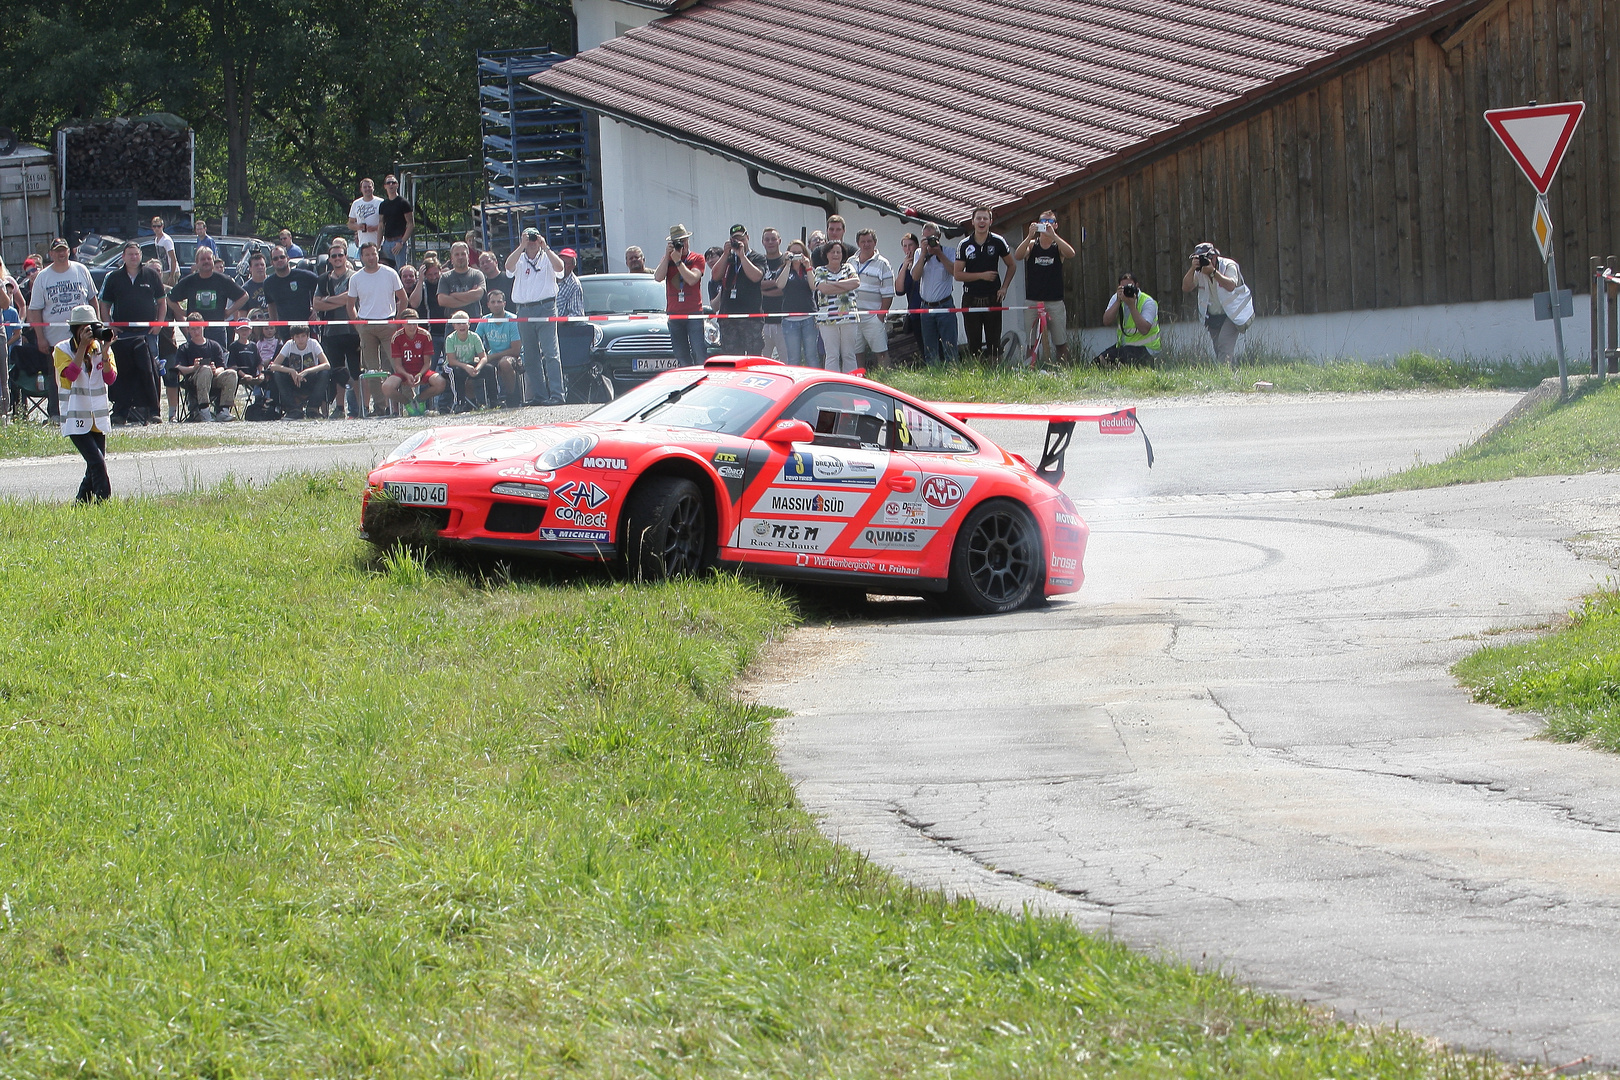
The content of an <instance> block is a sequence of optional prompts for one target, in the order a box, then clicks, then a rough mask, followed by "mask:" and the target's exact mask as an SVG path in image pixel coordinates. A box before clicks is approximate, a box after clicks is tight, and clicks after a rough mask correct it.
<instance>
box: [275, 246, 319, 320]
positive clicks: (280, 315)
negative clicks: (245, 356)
mask: <svg viewBox="0 0 1620 1080" xmlns="http://www.w3.org/2000/svg"><path fill="white" fill-rule="evenodd" d="M270 263H271V269H272V270H273V271H274V273H272V274H271V275H270V276H269V277H268V278H266V279H265V282H264V299H265V302H266V303H267V304H269V305H270V318H271V319H272V320H273V321H275V322H283V323H307V322H309V320H310V315H311V312H313V311H314V303H315V288H316V286H318V285H319V284H320V280H321V279H320V278H318V277H316V276H315V274H314V273H313V272H312V271H309V270H294V269H293V268H292V255H291V253H290V252H288V251H287V249H286V248H283V247H277V248H275V249H274V250H273V251H271V252H270ZM290 337H292V335H291V334H290V333H288V332H287V328H286V327H285V326H278V327H276V338H277V340H279V341H286V340H287V339H288V338H290Z"/></svg>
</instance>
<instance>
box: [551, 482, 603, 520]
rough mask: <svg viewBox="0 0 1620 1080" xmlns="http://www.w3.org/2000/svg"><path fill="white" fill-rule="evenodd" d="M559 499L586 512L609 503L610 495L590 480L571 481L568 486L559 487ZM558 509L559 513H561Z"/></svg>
mask: <svg viewBox="0 0 1620 1080" xmlns="http://www.w3.org/2000/svg"><path fill="white" fill-rule="evenodd" d="M557 498H558V499H559V500H561V501H562V502H565V503H569V504H571V505H573V506H574V507H576V508H578V507H583V508H584V509H586V510H595V509H596V508H597V507H598V506H601V505H602V504H603V503H605V502H607V501H608V493H607V492H605V491H603V490H602V489H601V488H599V487H597V486H596V485H595V484H593V483H591V482H590V481H589V480H570V481H568V483H566V484H559V485H557ZM561 512H562V511H561V508H560V507H559V508H558V513H561Z"/></svg>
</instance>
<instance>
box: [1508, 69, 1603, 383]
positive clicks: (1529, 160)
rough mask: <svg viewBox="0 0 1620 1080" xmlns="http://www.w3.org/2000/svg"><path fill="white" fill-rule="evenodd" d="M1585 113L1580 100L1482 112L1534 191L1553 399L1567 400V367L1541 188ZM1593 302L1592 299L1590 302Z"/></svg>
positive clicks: (1547, 184) (1550, 177)
mask: <svg viewBox="0 0 1620 1080" xmlns="http://www.w3.org/2000/svg"><path fill="white" fill-rule="evenodd" d="M1585 111H1586V103H1585V102H1584V101H1563V102H1559V103H1557V104H1555V105H1536V104H1531V105H1526V106H1523V107H1521V108H1516V109H1488V110H1486V112H1485V122H1486V123H1487V124H1489V125H1490V126H1491V130H1492V131H1494V132H1496V137H1497V138H1498V139H1501V140H1502V145H1503V146H1505V147H1507V152H1508V153H1509V154H1511V155H1512V156H1513V160H1514V161H1515V162H1517V163H1518V166H1519V169H1520V170H1521V171H1522V172H1523V173H1524V175H1525V177H1526V178H1528V179H1529V181H1530V184H1531V186H1533V187H1534V188H1535V189H1536V215H1535V218H1534V220H1533V221H1532V223H1531V228H1532V230H1533V232H1534V234H1535V237H1536V243H1537V244H1538V245H1539V246H1540V248H1541V258H1542V261H1544V262H1545V263H1546V264H1547V290H1548V293H1549V298H1550V300H1551V302H1552V314H1553V340H1554V341H1555V342H1556V343H1557V345H1558V390H1559V396H1561V397H1568V396H1569V366H1568V364H1567V362H1566V361H1565V359H1564V320H1563V318H1562V313H1561V311H1560V304H1559V302H1558V264H1557V260H1556V257H1555V255H1554V252H1553V226H1552V215H1551V214H1550V213H1548V211H1547V189H1548V188H1550V187H1552V182H1553V177H1554V176H1556V175H1557V173H1558V165H1559V163H1560V162H1562V161H1563V160H1564V151H1566V150H1568V149H1569V141H1570V139H1571V138H1572V137H1573V136H1574V134H1575V126H1576V125H1577V124H1579V123H1580V122H1581V114H1582V113H1583V112H1585ZM1593 302H1594V303H1596V299H1595V298H1594V300H1593Z"/></svg>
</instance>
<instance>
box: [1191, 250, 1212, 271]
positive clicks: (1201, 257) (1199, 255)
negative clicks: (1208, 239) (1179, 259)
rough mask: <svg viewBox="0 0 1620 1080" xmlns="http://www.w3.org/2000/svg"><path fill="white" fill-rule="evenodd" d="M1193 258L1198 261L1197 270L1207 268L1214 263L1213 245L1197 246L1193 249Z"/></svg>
mask: <svg viewBox="0 0 1620 1080" xmlns="http://www.w3.org/2000/svg"><path fill="white" fill-rule="evenodd" d="M1193 258H1195V259H1197V260H1198V268H1199V269H1200V270H1202V269H1203V268H1204V267H1206V266H1208V265H1209V264H1210V263H1211V262H1213V261H1214V258H1215V245H1214V244H1199V245H1198V246H1197V247H1195V248H1193Z"/></svg>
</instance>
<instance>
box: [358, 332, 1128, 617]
mask: <svg viewBox="0 0 1620 1080" xmlns="http://www.w3.org/2000/svg"><path fill="white" fill-rule="evenodd" d="M975 418H993V419H1021V420H1043V421H1046V423H1047V434H1046V448H1045V452H1044V453H1043V455H1042V460H1041V463H1040V464H1039V465H1038V466H1032V465H1030V464H1029V463H1028V462H1027V461H1025V460H1024V459H1023V458H1021V457H1019V456H1018V455H1016V454H1009V453H1007V452H1006V451H1004V450H1002V449H1001V447H999V446H997V445H996V444H995V443H993V442H991V441H990V440H989V439H987V438H985V437H984V436H983V435H981V434H980V433H978V432H976V431H974V430H973V429H972V428H970V427H968V426H966V425H965V424H964V423H963V421H964V420H968V419H975ZM1080 421H1094V422H1096V423H1097V424H1098V425H1099V428H1100V429H1101V430H1102V431H1104V432H1109V433H1117V434H1129V433H1132V432H1135V431H1138V430H1140V425H1139V424H1138V423H1137V421H1136V411H1135V410H1134V409H1122V410H1118V411H1115V412H1109V413H1101V414H1099V413H1083V412H1076V411H1072V410H1067V411H1066V410H1064V409H1062V408H1046V407H1041V406H1008V405H967V404H961V405H957V404H933V405H930V404H926V403H924V402H920V401H917V400H915V399H914V398H911V397H908V396H907V395H905V394H902V393H900V392H899V391H896V390H893V389H890V388H889V387H886V386H883V385H881V384H879V383H876V382H873V381H871V380H868V379H866V378H863V377H860V376H858V375H844V374H838V373H835V372H830V371H821V370H817V369H813V368H799V367H786V366H784V365H782V364H780V363H778V362H776V361H774V360H768V359H764V358H762V357H750V356H731V357H715V358H713V359H710V360H709V361H708V362H707V363H706V364H704V366H703V367H701V368H698V367H692V368H681V369H679V370H676V371H670V372H666V373H665V374H663V375H661V376H659V377H658V378H656V379H653V380H651V381H649V382H647V383H644V384H643V385H641V386H639V387H637V388H636V389H635V390H633V391H631V392H629V393H627V394H625V395H624V396H623V397H620V398H618V399H617V400H615V401H612V402H609V403H608V404H607V405H605V406H603V407H602V408H600V409H598V410H596V411H595V412H594V413H592V414H591V415H590V416H588V417H587V418H585V419H584V420H578V421H570V422H565V423H557V424H545V425H542V426H539V427H527V428H514V427H487V426H483V427H441V428H432V429H429V430H427V431H423V432H420V433H418V434H416V435H414V436H412V437H411V438H410V439H408V440H406V441H405V442H404V443H403V444H401V445H400V447H399V448H398V449H396V450H395V451H394V452H393V453H391V454H389V455H388V457H387V458H385V459H384V461H383V463H382V464H381V465H379V466H378V467H377V468H376V469H374V470H373V471H372V473H371V475H370V477H369V479H368V483H367V485H366V494H365V504H364V507H363V509H362V516H361V520H362V529H363V531H364V534H365V535H366V536H367V538H368V539H370V540H371V541H372V542H373V543H374V544H377V545H378V546H381V547H388V546H391V545H393V544H395V543H399V542H406V543H411V542H415V541H424V542H433V543H443V542H446V541H449V542H452V543H457V544H463V545H470V546H473V547H477V548H483V549H494V550H500V551H511V552H521V553H526V554H532V555H543V556H553V557H563V558H571V559H585V560H596V561H610V560H616V561H617V562H618V563H619V565H620V566H622V567H623V568H624V569H625V570H626V571H627V572H628V573H630V574H631V575H632V576H635V577H640V578H659V577H664V576H676V575H682V574H694V573H699V572H701V571H703V570H705V569H707V568H709V567H713V566H720V567H727V568H732V569H736V570H739V571H743V572H746V573H751V574H758V575H762V576H765V577H773V578H786V579H791V580H801V581H813V582H822V583H826V584H832V585H841V586H854V587H858V588H860V589H862V590H864V591H866V592H873V593H884V594H894V595H927V594H941V593H942V594H945V596H946V597H947V598H948V599H949V600H950V601H951V602H952V604H953V606H955V607H957V608H959V609H961V610H965V611H969V612H980V613H992V612H1002V611H1011V610H1013V609H1014V608H1017V607H1020V606H1022V605H1024V604H1027V603H1029V602H1031V601H1032V600H1038V599H1039V598H1040V597H1042V596H1054V595H1059V594H1062V593H1071V592H1074V591H1075V590H1076V589H1078V588H1080V583H1081V581H1082V570H1081V561H1082V559H1083V558H1084V556H1085V549H1086V535H1087V529H1086V524H1085V522H1084V521H1082V520H1081V519H1080V516H1079V514H1078V513H1077V512H1076V511H1075V507H1074V504H1073V503H1072V502H1070V501H1069V498H1068V496H1067V495H1064V494H1063V493H1062V492H1061V491H1059V490H1058V484H1059V483H1060V482H1061V481H1062V479H1063V456H1064V451H1065V450H1066V449H1067V447H1068V443H1069V439H1070V437H1071V435H1072V434H1073V431H1074V425H1075V423H1077V422H1080ZM1143 438H1144V440H1145V439H1146V436H1145V434H1144V436H1143ZM1152 453H1153V451H1152V447H1151V446H1149V447H1148V463H1149V465H1151V464H1152Z"/></svg>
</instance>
